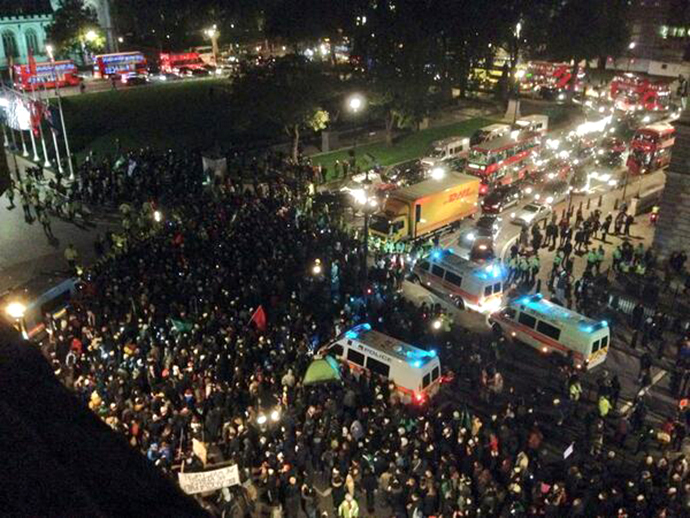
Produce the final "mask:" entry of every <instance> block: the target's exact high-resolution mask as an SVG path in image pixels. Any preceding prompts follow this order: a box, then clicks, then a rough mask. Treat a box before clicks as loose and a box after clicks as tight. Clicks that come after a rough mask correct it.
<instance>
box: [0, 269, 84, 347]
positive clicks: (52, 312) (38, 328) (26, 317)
mask: <svg viewBox="0 0 690 518" xmlns="http://www.w3.org/2000/svg"><path fill="white" fill-rule="evenodd" d="M77 289H78V285H77V279H75V278H68V279H58V278H53V277H47V278H46V277H38V278H36V279H33V280H31V281H29V282H27V283H26V284H24V285H22V286H21V287H18V288H15V289H12V290H9V291H8V292H7V293H5V294H2V295H0V309H2V310H3V312H4V311H5V308H8V307H9V306H10V305H11V304H19V305H21V306H22V307H23V308H24V311H23V315H22V316H21V317H19V318H17V319H16V321H14V322H10V323H11V324H15V325H17V327H18V329H19V331H20V332H21V333H22V336H23V337H24V338H25V339H27V340H28V339H30V338H40V337H42V336H43V335H44V333H45V332H46V331H48V330H47V329H46V326H45V322H46V321H50V320H53V319H59V318H61V317H62V316H63V314H64V312H65V309H66V308H67V307H68V306H69V304H70V301H71V299H72V296H73V295H74V294H75V293H76V291H77ZM3 316H4V315H3Z"/></svg>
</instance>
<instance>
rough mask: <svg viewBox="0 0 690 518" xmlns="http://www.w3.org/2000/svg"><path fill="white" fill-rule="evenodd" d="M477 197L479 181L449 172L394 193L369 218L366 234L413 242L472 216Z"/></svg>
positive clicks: (476, 206)
mask: <svg viewBox="0 0 690 518" xmlns="http://www.w3.org/2000/svg"><path fill="white" fill-rule="evenodd" d="M478 198H479V179H478V178H476V177H474V176H469V175H466V174H462V173H457V172H450V173H448V174H446V175H445V177H444V178H442V179H440V180H435V179H429V180H425V181H423V182H420V183H417V184H414V185H410V186H408V187H403V188H402V189H397V190H395V191H393V192H392V193H391V194H390V195H389V197H388V199H387V200H386V202H385V205H384V207H383V210H382V211H381V212H379V213H377V214H374V215H373V216H372V218H371V222H370V223H369V232H370V234H371V235H372V236H376V237H379V238H383V239H392V240H393V241H399V240H408V239H416V238H418V237H420V236H423V235H425V234H430V233H432V232H436V231H437V230H439V229H441V228H443V227H446V226H449V225H452V224H453V223H455V222H457V221H460V220H461V219H463V218H466V217H467V216H470V215H471V214H474V213H475V212H476V211H477V209H478V201H477V200H478Z"/></svg>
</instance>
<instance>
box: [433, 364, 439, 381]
mask: <svg viewBox="0 0 690 518" xmlns="http://www.w3.org/2000/svg"><path fill="white" fill-rule="evenodd" d="M440 375H441V372H440V369H439V368H438V367H434V370H432V371H431V381H436V380H437V379H438V377H439V376H440Z"/></svg>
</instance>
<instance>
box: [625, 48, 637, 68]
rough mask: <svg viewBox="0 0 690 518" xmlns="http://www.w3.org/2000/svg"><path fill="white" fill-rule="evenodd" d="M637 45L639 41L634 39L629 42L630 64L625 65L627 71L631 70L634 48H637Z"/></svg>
mask: <svg viewBox="0 0 690 518" xmlns="http://www.w3.org/2000/svg"><path fill="white" fill-rule="evenodd" d="M636 45H637V43H635V42H634V41H631V42H630V43H629V44H628V66H627V67H625V71H626V72H630V63H631V61H632V50H633V49H634V48H635V46H636Z"/></svg>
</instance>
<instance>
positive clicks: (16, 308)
mask: <svg viewBox="0 0 690 518" xmlns="http://www.w3.org/2000/svg"><path fill="white" fill-rule="evenodd" d="M5 312H6V313H7V315H8V316H9V317H10V318H13V319H14V320H21V319H22V318H24V314H25V313H26V306H25V305H24V304H22V303H21V302H10V303H9V304H8V305H7V308H5Z"/></svg>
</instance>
